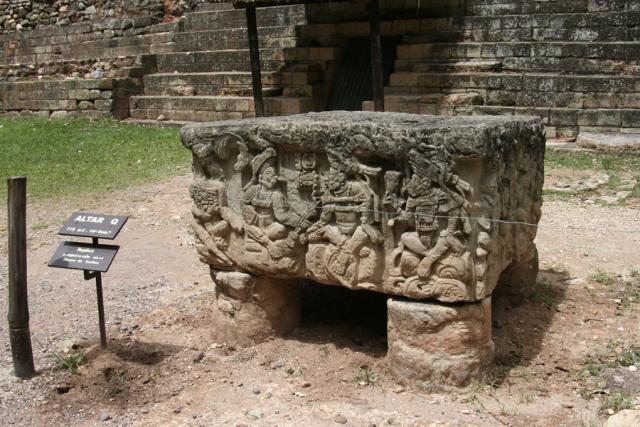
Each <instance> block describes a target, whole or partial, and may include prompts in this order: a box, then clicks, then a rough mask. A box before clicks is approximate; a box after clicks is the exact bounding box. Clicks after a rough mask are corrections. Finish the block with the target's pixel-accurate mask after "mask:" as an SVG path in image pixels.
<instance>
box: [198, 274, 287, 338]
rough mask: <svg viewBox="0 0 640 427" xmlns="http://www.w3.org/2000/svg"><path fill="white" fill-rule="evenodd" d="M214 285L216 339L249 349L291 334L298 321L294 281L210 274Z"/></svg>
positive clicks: (243, 275)
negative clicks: (274, 337)
mask: <svg viewBox="0 0 640 427" xmlns="http://www.w3.org/2000/svg"><path fill="white" fill-rule="evenodd" d="M211 276H212V277H213V281H214V283H215V294H216V306H215V308H214V310H215V312H214V313H213V317H214V323H215V324H214V327H215V332H214V336H215V339H216V340H218V341H221V342H227V343H230V344H234V345H238V346H251V345H254V344H257V343H259V342H262V341H265V340H267V339H268V338H270V337H272V336H275V335H282V334H286V333H287V332H290V331H292V330H293V329H294V328H295V327H296V326H297V325H298V321H299V319H300V298H299V292H298V291H299V286H298V285H297V284H296V283H295V281H294V280H283V279H273V278H269V277H263V276H253V275H251V274H247V273H239V272H226V271H224V272H223V271H215V270H213V269H212V270H211Z"/></svg>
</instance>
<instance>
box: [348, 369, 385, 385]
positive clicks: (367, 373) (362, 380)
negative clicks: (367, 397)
mask: <svg viewBox="0 0 640 427" xmlns="http://www.w3.org/2000/svg"><path fill="white" fill-rule="evenodd" d="M379 379H380V374H378V373H376V372H374V371H372V370H371V369H370V368H369V367H368V366H360V367H359V368H358V370H357V372H356V376H355V378H354V379H353V380H354V382H356V383H358V384H361V385H369V384H374V383H375V382H376V381H378V380H379Z"/></svg>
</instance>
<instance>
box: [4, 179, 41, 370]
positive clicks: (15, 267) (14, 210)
mask: <svg viewBox="0 0 640 427" xmlns="http://www.w3.org/2000/svg"><path fill="white" fill-rule="evenodd" d="M7 188H8V203H7V204H8V207H9V215H8V220H9V315H8V319H9V341H10V342H11V356H12V358H13V369H14V372H15V374H16V376H17V377H19V378H28V377H30V376H33V375H34V374H35V368H34V366H33V350H32V348H31V333H30V331H29V303H28V299H27V221H26V216H27V178H26V177H23V176H21V177H11V178H9V179H8V180H7Z"/></svg>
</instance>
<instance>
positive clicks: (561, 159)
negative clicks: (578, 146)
mask: <svg viewBox="0 0 640 427" xmlns="http://www.w3.org/2000/svg"><path fill="white" fill-rule="evenodd" d="M545 166H549V167H555V168H565V169H575V170H589V169H591V170H596V171H624V170H628V171H631V172H635V171H638V170H640V157H639V156H616V155H613V154H594V153H563V152H553V151H547V153H546V154H545Z"/></svg>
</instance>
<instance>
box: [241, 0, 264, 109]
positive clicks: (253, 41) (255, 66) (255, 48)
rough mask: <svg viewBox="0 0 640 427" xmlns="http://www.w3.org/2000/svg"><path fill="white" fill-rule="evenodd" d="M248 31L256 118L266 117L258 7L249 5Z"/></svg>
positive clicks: (247, 10)
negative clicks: (259, 43) (257, 17)
mask: <svg viewBox="0 0 640 427" xmlns="http://www.w3.org/2000/svg"><path fill="white" fill-rule="evenodd" d="M245 12H246V14H247V30H248V33H249V56H250V57H251V82H252V84H253V103H254V105H255V111H256V117H262V116H264V101H263V99H262V74H261V72H260V47H259V45H258V24H257V21H256V6H255V5H254V4H247V5H246V8H245Z"/></svg>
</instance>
